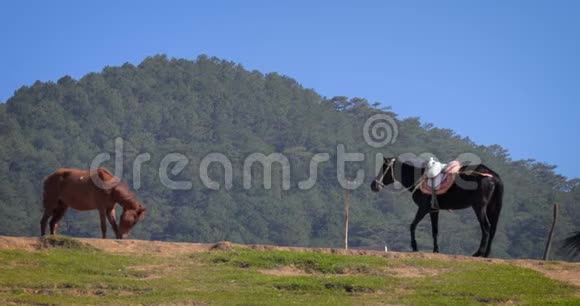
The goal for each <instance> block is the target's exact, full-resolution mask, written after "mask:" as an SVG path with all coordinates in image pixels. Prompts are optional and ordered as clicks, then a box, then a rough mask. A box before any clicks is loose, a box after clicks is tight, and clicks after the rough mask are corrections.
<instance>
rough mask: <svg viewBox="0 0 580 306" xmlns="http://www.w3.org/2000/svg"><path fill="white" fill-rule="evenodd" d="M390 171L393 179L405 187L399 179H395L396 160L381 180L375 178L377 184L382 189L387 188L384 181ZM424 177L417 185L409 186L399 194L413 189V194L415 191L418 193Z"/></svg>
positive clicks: (390, 163)
mask: <svg viewBox="0 0 580 306" xmlns="http://www.w3.org/2000/svg"><path fill="white" fill-rule="evenodd" d="M389 170H390V171H391V177H392V178H393V181H395V182H397V183H399V184H401V186H403V187H404V186H405V185H403V183H401V182H400V181H399V180H397V178H396V177H395V159H392V160H391V161H390V162H389V164H388V166H387V169H386V170H385V172H384V173H383V174H382V175H381V178H380V179H377V178H375V183H376V184H378V185H379V186H381V188H384V187H385V184H384V183H383V179H384V178H385V176H386V175H387V172H389ZM423 179H424V177H423V176H421V177H420V178H419V179H418V180H417V181H416V182H415V183H413V185H411V186H409V187H405V188H403V189H402V190H400V191H398V193H403V192H405V191H410V190H411V189H413V190H412V191H411V193H415V191H417V189H418V188H419V186H421V182H422V181H423Z"/></svg>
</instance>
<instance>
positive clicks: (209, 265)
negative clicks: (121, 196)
mask: <svg viewBox="0 0 580 306" xmlns="http://www.w3.org/2000/svg"><path fill="white" fill-rule="evenodd" d="M282 267H292V269H294V270H296V271H299V272H300V271H302V273H297V274H298V275H294V276H289V275H285V276H277V275H271V274H266V273H264V270H268V271H276V270H279V269H281V268H282ZM401 269H412V270H414V271H422V270H429V271H431V272H433V273H431V274H426V275H423V276H421V277H400V276H398V274H397V271H400V270H401ZM429 275H431V276H429ZM577 292H578V290H577V288H574V287H573V286H571V285H568V284H564V283H561V282H557V281H554V280H551V279H548V278H546V277H544V276H543V275H542V274H540V273H538V272H535V271H532V270H529V269H525V268H520V267H515V266H511V265H506V264H491V263H483V262H456V261H445V260H428V259H415V258H407V259H385V258H380V257H371V256H344V255H335V254H322V253H309V252H289V251H257V250H251V249H244V248H235V249H234V250H233V251H229V252H222V251H214V252H206V253H198V254H193V255H180V256H174V257H147V256H124V255H113V254H110V253H106V252H103V251H98V250H95V249H91V248H85V247H84V246H83V245H80V246H79V245H77V246H76V247H59V248H49V249H44V250H42V251H38V252H26V251H0V304H2V305H4V304H8V303H27V304H158V303H179V302H189V301H198V302H206V303H215V304H262V305H264V304H267V305H272V304H282V303H283V304H327V305H336V304H381V303H390V304H407V305H480V304H489V303H491V304H502V303H515V304H535V305H546V304H563V305H566V304H569V305H578V304H580V298H578V297H577Z"/></svg>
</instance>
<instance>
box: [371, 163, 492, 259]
mask: <svg viewBox="0 0 580 306" xmlns="http://www.w3.org/2000/svg"><path fill="white" fill-rule="evenodd" d="M424 170H425V169H424V166H423V163H422V162H418V161H400V160H398V159H396V158H385V161H384V164H383V166H382V168H381V171H380V173H379V174H378V176H377V177H376V178H375V180H374V181H373V182H372V184H371V189H372V190H373V191H374V192H378V191H380V190H381V189H382V187H384V186H387V185H390V184H392V183H393V182H395V181H396V182H399V183H400V184H401V185H403V187H404V188H405V189H406V190H409V191H411V192H412V196H413V201H414V202H415V203H416V204H417V206H419V210H418V211H417V214H416V215H415V219H414V220H413V222H412V223H411V247H412V248H413V251H414V252H417V251H418V249H417V241H416V240H415V228H416V227H417V224H418V223H419V222H420V221H421V220H422V219H423V218H424V217H425V215H426V214H427V213H429V214H430V216H431V227H432V233H433V252H435V253H438V252H439V246H438V245H437V232H438V227H439V226H438V222H439V211H438V210H433V209H432V208H431V195H428V194H424V193H423V192H421V190H418V189H419V188H417V187H418V186H417V185H418V184H419V182H420V181H421V179H422V177H423V172H424ZM456 175H457V177H456V181H455V182H454V184H453V185H452V186H451V188H449V190H448V191H447V192H446V193H444V194H441V195H438V196H437V201H438V204H439V208H440V209H463V208H467V207H470V206H471V207H473V210H474V211H475V215H476V216H477V220H478V221H479V225H480V226H481V243H480V245H479V249H478V250H477V251H476V252H475V254H473V256H484V257H488V256H489V253H490V252H491V243H492V241H493V237H494V235H495V230H496V227H497V222H498V219H499V214H500V211H501V206H502V200H503V183H502V180H501V178H500V177H499V175H498V174H497V173H495V172H493V171H492V170H491V169H489V168H488V167H486V166H484V165H482V164H479V165H476V166H462V167H461V169H460V170H459V173H458V174H456Z"/></svg>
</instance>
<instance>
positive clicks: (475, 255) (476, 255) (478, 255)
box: [472, 251, 481, 257]
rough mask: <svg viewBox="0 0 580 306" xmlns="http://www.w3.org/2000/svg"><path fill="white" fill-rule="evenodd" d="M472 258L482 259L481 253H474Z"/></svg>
mask: <svg viewBox="0 0 580 306" xmlns="http://www.w3.org/2000/svg"><path fill="white" fill-rule="evenodd" d="M472 256H473V257H481V252H479V251H477V252H475V253H473V255H472Z"/></svg>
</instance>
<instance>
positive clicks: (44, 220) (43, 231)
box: [40, 209, 53, 236]
mask: <svg viewBox="0 0 580 306" xmlns="http://www.w3.org/2000/svg"><path fill="white" fill-rule="evenodd" d="M52 212H53V211H52V209H45V210H44V214H42V219H40V236H44V235H46V224H47V223H48V218H50V216H52Z"/></svg>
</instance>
